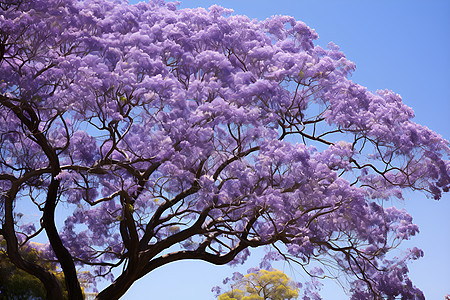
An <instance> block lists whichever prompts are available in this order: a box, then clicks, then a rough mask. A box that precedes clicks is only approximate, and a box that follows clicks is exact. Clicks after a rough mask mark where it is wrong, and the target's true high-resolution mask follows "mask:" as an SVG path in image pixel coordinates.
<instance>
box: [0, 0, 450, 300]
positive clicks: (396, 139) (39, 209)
mask: <svg viewBox="0 0 450 300" xmlns="http://www.w3.org/2000/svg"><path fill="white" fill-rule="evenodd" d="M230 14H231V11H229V10H226V9H223V8H221V7H218V6H212V7H211V8H209V10H205V9H200V8H199V9H177V8H176V6H175V5H174V4H171V3H168V4H164V3H163V2H162V1H156V0H155V1H149V3H139V4H137V5H129V4H127V3H123V2H120V1H115V2H113V1H106V0H85V1H76V0H1V1H0V26H1V27H0V130H1V131H0V147H1V148H0V149H1V150H0V189H1V194H0V195H1V196H0V201H1V207H2V209H1V210H0V219H1V229H0V234H1V236H2V237H3V238H4V239H5V240H6V242H7V255H8V258H9V260H10V261H11V262H12V263H13V264H14V265H15V266H16V267H18V268H20V269H22V270H24V271H25V272H27V273H29V274H31V275H33V276H35V277H37V278H38V279H39V280H40V281H41V282H42V283H43V285H44V287H45V289H46V292H47V298H48V299H61V298H62V289H61V285H60V283H59V281H58V279H57V278H56V277H55V276H54V274H53V273H52V272H51V271H49V270H46V269H45V268H42V267H40V266H39V265H38V264H36V263H33V262H32V261H28V260H27V259H26V258H25V257H23V256H21V254H20V253H21V251H20V248H21V247H24V246H25V245H27V244H28V243H29V242H30V241H33V240H36V239H40V240H42V239H44V237H45V238H46V239H47V240H48V245H47V247H46V248H45V249H43V250H42V251H40V252H39V253H42V255H45V256H46V257H45V259H46V260H48V261H52V260H53V261H57V262H58V264H59V265H60V267H61V269H62V270H63V273H64V278H65V282H66V287H67V290H68V292H69V296H70V298H71V299H81V298H82V290H81V288H80V284H79V279H78V278H77V274H81V273H82V270H83V268H84V269H85V270H88V271H91V272H92V274H93V276H94V278H93V280H94V281H95V280H96V277H95V276H98V277H107V278H110V279H111V277H112V275H111V274H112V273H111V272H112V270H113V269H118V270H120V272H121V273H120V274H119V276H117V278H115V280H114V281H113V282H112V283H111V285H109V286H108V287H106V288H105V289H104V290H103V291H101V292H100V293H99V295H98V299H108V300H109V299H117V298H119V297H120V296H121V295H123V294H124V293H125V292H126V291H127V290H128V289H129V288H130V286H131V285H132V284H133V282H135V281H136V280H137V279H139V278H141V277H143V276H145V275H146V274H147V273H149V272H152V271H153V270H154V269H156V268H159V267H163V266H164V265H166V264H168V263H171V262H175V261H180V260H188V259H189V260H192V259H194V260H203V261H207V262H210V263H212V264H216V265H222V264H227V263H240V262H242V261H244V260H245V259H246V257H247V256H248V254H249V249H251V248H255V247H262V246H270V247H271V249H272V252H268V255H267V256H266V258H265V259H266V260H267V261H270V259H275V258H277V259H279V258H281V259H285V260H290V261H295V262H297V263H298V264H300V266H299V267H304V268H305V270H306V271H307V272H309V271H308V270H309V269H308V264H309V263H310V262H313V261H316V263H313V265H314V268H317V264H318V263H323V264H325V266H326V268H323V272H324V273H323V275H320V276H336V274H337V275H338V276H339V278H340V280H342V278H344V277H345V278H347V281H348V287H349V292H350V293H351V294H352V299H379V298H383V297H384V298H388V299H393V298H394V297H403V298H404V299H415V298H418V299H422V298H423V295H422V293H421V291H420V290H419V289H418V288H416V287H415V286H414V285H413V284H412V283H411V281H410V279H409V278H408V274H407V273H408V269H407V267H406V263H407V261H408V260H410V259H415V258H418V257H420V256H421V255H422V252H421V250H419V249H417V248H414V249H412V250H411V251H410V253H409V254H406V255H405V256H404V257H394V256H393V255H390V254H391V253H390V252H389V251H390V250H391V249H392V248H394V247H396V246H397V245H398V244H399V243H400V242H401V241H402V240H405V239H408V238H410V237H411V236H412V235H414V234H416V233H417V231H418V228H417V226H416V225H415V224H413V223H412V218H411V216H410V215H409V214H408V213H407V212H405V211H404V210H399V209H397V208H395V207H386V205H384V202H385V200H387V199H391V198H402V191H403V190H405V189H407V190H418V191H423V192H424V193H425V194H428V195H429V196H430V197H432V198H435V199H439V198H440V197H441V193H442V192H443V191H448V189H449V185H450V177H449V170H450V163H449V161H448V160H446V159H448V156H449V154H450V148H449V144H448V142H447V141H445V140H443V139H442V138H441V137H440V136H439V135H438V134H436V133H434V132H433V131H431V130H429V129H427V128H426V127H423V126H420V125H418V124H416V123H414V122H413V121H412V120H411V119H412V118H413V111H412V109H411V108H409V107H407V106H405V105H404V104H403V103H402V100H401V98H400V96H399V95H397V94H395V93H393V92H391V91H387V90H382V91H378V92H376V93H372V92H370V91H368V90H367V89H366V88H364V87H363V86H360V85H358V84H357V83H354V82H352V81H351V80H350V79H349V75H350V74H351V72H352V70H353V69H354V64H353V63H352V62H350V61H349V60H347V59H346V58H345V56H344V54H343V53H342V52H340V51H339V49H338V47H337V46H335V45H334V44H330V45H329V46H328V48H326V49H323V48H321V47H319V46H315V45H314V44H313V42H314V40H315V39H317V38H318V35H317V34H316V33H315V32H314V30H312V29H310V28H308V27H307V26H306V25H305V24H304V23H303V22H300V21H296V20H294V19H293V18H292V17H288V16H276V17H272V18H270V19H267V20H265V21H262V22H258V21H256V20H250V19H249V18H247V17H246V16H239V15H230ZM26 211H28V214H30V213H29V212H30V211H32V214H33V215H34V216H38V217H35V218H34V219H33V218H30V217H27V215H26ZM24 214H25V215H24ZM43 259H44V258H43ZM332 270H335V271H336V273H334V274H333V271H332ZM118 272H119V271H118ZM320 274H322V273H320Z"/></svg>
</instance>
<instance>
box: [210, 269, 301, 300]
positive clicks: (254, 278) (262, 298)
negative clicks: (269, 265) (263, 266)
mask: <svg viewBox="0 0 450 300" xmlns="http://www.w3.org/2000/svg"><path fill="white" fill-rule="evenodd" d="M231 287H232V290H231V291H228V292H226V293H224V294H222V295H220V296H219V298H218V300H285V299H286V300H287V299H297V297H298V288H297V287H296V285H295V283H294V282H292V281H291V279H290V278H289V277H288V276H287V275H286V274H284V273H283V272H281V271H278V270H275V269H274V270H271V271H267V270H259V271H258V273H250V274H247V275H245V276H244V277H242V278H241V279H240V280H238V281H237V282H236V283H235V284H232V286H231Z"/></svg>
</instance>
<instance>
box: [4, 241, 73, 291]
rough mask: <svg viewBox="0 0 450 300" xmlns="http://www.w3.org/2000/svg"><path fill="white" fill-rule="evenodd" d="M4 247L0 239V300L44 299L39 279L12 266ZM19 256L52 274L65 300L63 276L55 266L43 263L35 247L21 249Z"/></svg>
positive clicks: (46, 262) (50, 263) (42, 287)
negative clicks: (59, 285)
mask: <svg viewBox="0 0 450 300" xmlns="http://www.w3.org/2000/svg"><path fill="white" fill-rule="evenodd" d="M5 246H6V243H5V241H4V240H3V239H1V238H0V299H2V300H13V299H46V292H45V289H44V286H43V285H42V283H41V282H40V281H39V279H37V278H36V277H34V276H32V275H30V274H28V273H26V272H25V271H23V270H20V269H18V268H17V267H16V266H15V265H13V264H12V263H11V262H10V261H9V259H8V256H7V255H6V251H5ZM37 246H39V245H37ZM20 254H21V256H22V257H23V258H24V259H25V260H27V261H29V262H32V263H35V264H37V265H39V266H41V267H43V268H45V269H46V270H49V271H51V272H53V274H54V275H55V276H56V278H57V279H58V281H59V282H60V284H61V287H62V289H63V296H64V298H65V299H67V297H68V293H67V289H66V288H65V283H64V276H63V275H62V272H61V271H58V270H57V267H56V264H54V263H52V262H48V261H43V260H42V253H40V252H39V250H37V249H36V247H34V248H33V247H31V246H25V247H22V248H21V249H20Z"/></svg>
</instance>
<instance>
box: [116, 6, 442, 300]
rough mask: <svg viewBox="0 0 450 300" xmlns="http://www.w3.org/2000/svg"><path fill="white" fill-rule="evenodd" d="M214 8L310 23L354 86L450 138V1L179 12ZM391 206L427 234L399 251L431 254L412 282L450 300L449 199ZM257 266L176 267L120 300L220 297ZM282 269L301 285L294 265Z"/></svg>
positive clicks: (414, 269) (326, 292)
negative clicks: (343, 59)
mask: <svg viewBox="0 0 450 300" xmlns="http://www.w3.org/2000/svg"><path fill="white" fill-rule="evenodd" d="M136 2H138V1H131V3H136ZM212 4H218V5H221V6H224V7H227V8H232V9H234V11H235V14H245V15H247V16H249V17H250V18H257V19H259V20H263V19H266V18H268V17H270V16H272V15H291V16H294V17H295V18H296V19H297V20H301V21H304V22H305V23H306V24H307V25H308V26H310V27H311V28H314V29H315V30H316V31H317V33H318V34H319V36H320V38H319V40H318V42H317V43H318V44H319V45H322V46H325V45H326V44H327V43H328V42H330V41H333V42H334V43H335V44H337V45H339V46H340V47H341V50H343V51H344V53H345V54H346V55H347V58H349V59H350V60H352V61H353V62H355V63H356V66H357V70H356V72H355V73H354V75H353V80H354V81H356V82H358V83H360V84H362V85H365V86H367V87H368V88H369V89H370V90H373V91H375V90H377V89H390V90H393V91H395V92H396V93H399V94H400V95H401V96H402V97H403V100H404V102H405V103H406V104H407V105H409V106H411V107H412V108H413V109H414V111H415V114H416V118H415V120H416V122H417V123H420V124H423V125H426V126H427V127H429V128H431V129H433V130H435V131H437V132H438V133H440V134H441V135H442V136H443V137H444V138H446V139H447V140H448V139H450V121H449V120H450V118H449V113H450V75H449V72H450V55H449V54H450V1H448V0H429V1H423V0H421V1H420V0H366V1H361V0H276V1H273V0H270V1H261V0H259V1H258V0H200V1H198V0H185V1H183V2H182V4H181V8H185V7H199V6H200V7H209V6H211V5H212ZM393 204H394V205H396V206H398V207H404V208H405V209H406V210H408V212H410V214H411V215H412V216H413V218H414V221H415V223H416V224H418V225H419V227H420V229H421V233H420V234H419V236H417V237H415V238H414V239H413V240H412V241H408V242H407V243H404V245H402V246H401V247H402V248H407V247H413V246H417V247H419V248H421V249H423V250H424V252H425V257H424V258H422V259H421V260H419V261H415V262H413V263H412V264H411V265H410V276H411V278H412V279H413V281H414V283H415V284H416V285H417V286H418V287H419V288H421V289H422V290H423V291H424V293H425V296H426V299H437V300H439V299H444V296H445V294H446V293H449V294H450V271H449V270H450V255H449V253H450V250H449V249H450V218H449V215H450V196H449V195H448V194H447V195H445V196H444V197H443V198H442V199H441V200H440V201H435V200H432V199H428V198H426V197H425V196H424V195H423V194H421V193H410V194H407V198H406V201H405V202H395V203H393ZM257 254H258V253H257ZM256 256H257V255H256ZM257 263H258V258H257V257H255V258H252V259H251V260H250V261H249V262H248V263H247V264H246V265H245V266H243V267H238V268H230V267H226V266H225V267H218V266H213V265H209V264H207V263H203V262H177V263H173V264H171V265H168V266H164V267H162V268H160V269H157V270H155V271H154V272H152V273H151V274H148V275H147V276H146V277H144V278H143V279H141V280H140V281H138V282H137V283H135V285H134V286H132V287H131V289H130V290H129V291H128V292H127V294H126V295H125V296H124V297H123V298H122V299H134V300H136V299H137V300H140V299H159V300H173V299H188V300H189V299H214V298H213V295H212V293H211V292H210V290H211V287H212V286H214V285H217V284H220V282H221V281H222V280H223V278H225V277H227V276H230V275H231V274H232V273H233V272H234V271H241V272H245V270H246V269H247V268H249V267H252V266H256V265H257ZM279 267H280V268H285V269H284V271H285V272H286V273H288V274H290V275H291V276H294V277H295V278H296V279H299V280H301V279H302V277H301V275H300V274H299V273H298V272H293V273H291V270H290V267H289V266H283V265H280V266H279ZM322 296H323V298H324V299H326V300H328V299H348V297H347V296H345V294H343V293H342V292H341V290H340V288H339V287H338V286H337V285H336V284H334V283H327V284H326V287H324V289H323V293H322Z"/></svg>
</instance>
